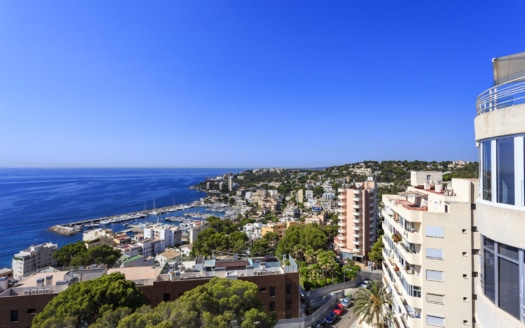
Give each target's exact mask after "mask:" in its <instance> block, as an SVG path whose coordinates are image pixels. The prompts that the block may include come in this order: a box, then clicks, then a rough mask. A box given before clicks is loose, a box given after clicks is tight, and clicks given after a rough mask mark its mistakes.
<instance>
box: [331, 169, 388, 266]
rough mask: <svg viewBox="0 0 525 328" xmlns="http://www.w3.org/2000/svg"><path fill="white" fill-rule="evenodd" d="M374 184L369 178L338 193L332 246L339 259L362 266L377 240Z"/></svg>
mask: <svg viewBox="0 0 525 328" xmlns="http://www.w3.org/2000/svg"><path fill="white" fill-rule="evenodd" d="M377 195H378V193H377V184H376V182H375V181H374V179H373V178H368V179H367V181H365V182H363V183H356V184H354V185H352V186H350V187H347V188H345V189H342V188H341V189H339V195H338V203H337V205H338V209H337V212H339V227H338V234H337V237H336V238H335V245H336V247H337V249H338V251H339V252H340V254H341V257H342V258H343V259H350V260H355V261H358V262H364V261H365V260H366V257H367V256H368V252H369V251H370V249H371V248H372V245H373V243H374V242H375V241H376V238H377V223H378V211H377V205H378V200H377Z"/></svg>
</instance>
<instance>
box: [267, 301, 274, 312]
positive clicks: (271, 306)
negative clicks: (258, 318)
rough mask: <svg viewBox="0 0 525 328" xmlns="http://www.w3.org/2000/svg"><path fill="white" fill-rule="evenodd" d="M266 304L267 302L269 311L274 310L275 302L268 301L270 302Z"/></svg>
mask: <svg viewBox="0 0 525 328" xmlns="http://www.w3.org/2000/svg"><path fill="white" fill-rule="evenodd" d="M268 304H269V310H270V312H273V311H275V302H270V303H268Z"/></svg>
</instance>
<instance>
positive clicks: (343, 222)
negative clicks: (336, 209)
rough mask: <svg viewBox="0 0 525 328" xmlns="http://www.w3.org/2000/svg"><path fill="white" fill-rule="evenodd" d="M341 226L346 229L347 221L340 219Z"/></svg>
mask: <svg viewBox="0 0 525 328" xmlns="http://www.w3.org/2000/svg"><path fill="white" fill-rule="evenodd" d="M338 224H339V226H340V227H346V220H345V219H339V223H338Z"/></svg>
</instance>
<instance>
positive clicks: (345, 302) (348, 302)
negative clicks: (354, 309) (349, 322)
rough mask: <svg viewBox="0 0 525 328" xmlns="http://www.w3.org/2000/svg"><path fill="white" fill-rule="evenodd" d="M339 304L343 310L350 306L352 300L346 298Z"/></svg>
mask: <svg viewBox="0 0 525 328" xmlns="http://www.w3.org/2000/svg"><path fill="white" fill-rule="evenodd" d="M341 304H342V305H343V306H344V307H345V308H347V307H349V306H350V305H351V304H352V299H351V298H350V297H348V296H346V297H345V298H343V299H342V300H341Z"/></svg>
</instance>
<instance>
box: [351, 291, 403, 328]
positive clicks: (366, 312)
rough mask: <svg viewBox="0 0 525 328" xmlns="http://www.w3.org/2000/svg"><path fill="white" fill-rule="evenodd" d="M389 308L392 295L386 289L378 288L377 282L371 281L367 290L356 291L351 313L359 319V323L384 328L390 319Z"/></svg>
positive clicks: (391, 304)
mask: <svg viewBox="0 0 525 328" xmlns="http://www.w3.org/2000/svg"><path fill="white" fill-rule="evenodd" d="M391 306H393V302H392V295H391V294H390V293H389V292H388V291H387V287H386V286H384V287H380V286H379V285H378V284H377V282H375V281H371V282H370V285H369V288H359V289H358V290H357V293H356V294H355V301H354V308H353V312H354V314H355V315H356V316H357V317H358V318H359V322H362V321H364V322H366V323H367V324H369V325H371V324H375V325H376V326H377V327H385V326H386V324H387V323H388V321H389V320H390V318H391V317H392V310H391V309H390V307H391Z"/></svg>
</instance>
